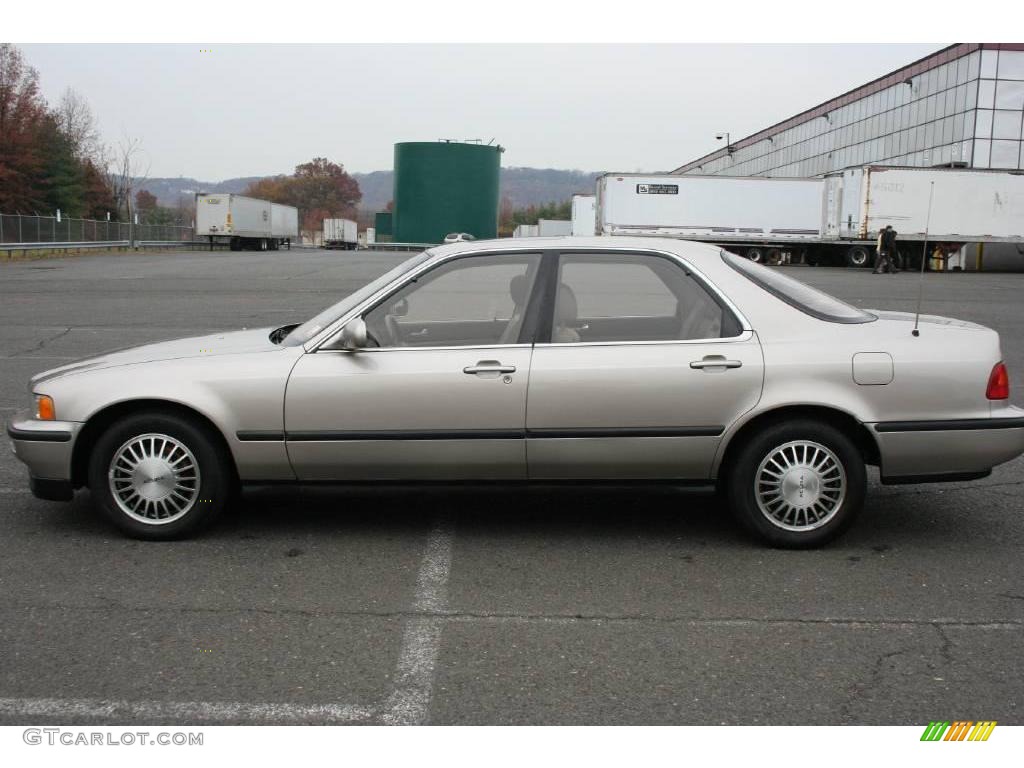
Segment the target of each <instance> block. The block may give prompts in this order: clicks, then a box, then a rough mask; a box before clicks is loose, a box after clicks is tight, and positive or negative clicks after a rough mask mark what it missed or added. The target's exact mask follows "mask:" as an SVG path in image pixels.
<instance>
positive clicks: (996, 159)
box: [989, 141, 1020, 168]
mask: <svg viewBox="0 0 1024 768" xmlns="http://www.w3.org/2000/svg"><path fill="white" fill-rule="evenodd" d="M1019 158H1020V142H1019V141H993V142H992V159H991V161H990V162H989V168H1017V166H1018V160H1019Z"/></svg>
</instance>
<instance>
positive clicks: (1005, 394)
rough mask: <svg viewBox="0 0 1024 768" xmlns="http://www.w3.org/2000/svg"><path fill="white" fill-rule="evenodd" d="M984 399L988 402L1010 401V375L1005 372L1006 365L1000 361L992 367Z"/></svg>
mask: <svg viewBox="0 0 1024 768" xmlns="http://www.w3.org/2000/svg"><path fill="white" fill-rule="evenodd" d="M985 397H987V398H988V399H989V400H1009V399H1010V374H1009V373H1008V372H1007V370H1006V365H1005V364H1004V363H1003V362H1001V361H1000V362H998V363H996V364H995V365H994V366H992V373H990V374H989V377H988V388H987V389H986V390H985Z"/></svg>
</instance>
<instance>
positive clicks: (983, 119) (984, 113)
mask: <svg viewBox="0 0 1024 768" xmlns="http://www.w3.org/2000/svg"><path fill="white" fill-rule="evenodd" d="M974 136H975V137H976V138H979V139H988V138H991V136H992V110H991V109H979V110H978V117H977V119H976V120H975V122H974Z"/></svg>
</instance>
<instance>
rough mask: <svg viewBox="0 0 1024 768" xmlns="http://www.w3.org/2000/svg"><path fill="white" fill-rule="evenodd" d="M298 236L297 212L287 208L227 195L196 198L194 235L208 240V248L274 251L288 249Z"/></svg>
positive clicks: (242, 196)
mask: <svg viewBox="0 0 1024 768" xmlns="http://www.w3.org/2000/svg"><path fill="white" fill-rule="evenodd" d="M298 235H299V212H298V210H297V209H296V208H293V207H292V206H290V205H280V204H278V203H271V202H270V201H268V200H257V199H256V198H254V197H245V196H244V195H235V194H228V193H218V194H206V193H203V192H200V193H198V194H197V195H196V236H197V237H200V238H206V239H208V240H209V242H210V247H211V248H213V246H214V245H215V244H221V245H228V246H229V247H230V248H231V250H233V251H242V250H254V251H267V250H271V251H276V250H277V249H278V248H280V247H281V246H282V245H286V246H287V247H288V248H291V243H292V238H297V237H298Z"/></svg>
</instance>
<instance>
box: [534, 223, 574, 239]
mask: <svg viewBox="0 0 1024 768" xmlns="http://www.w3.org/2000/svg"><path fill="white" fill-rule="evenodd" d="M571 234H572V222H571V221H569V220H568V219H537V235H538V237H560V236H561V235H571Z"/></svg>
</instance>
